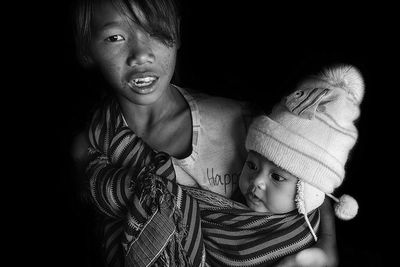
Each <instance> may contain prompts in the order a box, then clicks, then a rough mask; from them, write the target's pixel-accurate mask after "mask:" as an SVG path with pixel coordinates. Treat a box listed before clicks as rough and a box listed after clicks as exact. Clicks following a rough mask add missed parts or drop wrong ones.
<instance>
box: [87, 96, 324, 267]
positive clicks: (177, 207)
mask: <svg viewBox="0 0 400 267" xmlns="http://www.w3.org/2000/svg"><path fill="white" fill-rule="evenodd" d="M89 139H90V148H89V155H90V162H89V165H88V167H87V175H88V177H89V181H90V190H91V196H92V199H93V202H94V205H95V206H96V207H97V208H98V210H99V211H100V213H101V214H102V216H103V222H102V223H103V227H102V228H103V232H104V240H105V242H104V244H103V245H104V249H105V255H106V262H107V265H108V266H113V267H114V266H203V265H204V260H205V253H206V255H207V256H206V261H207V266H270V265H271V264H273V263H276V261H277V260H279V259H280V258H281V257H283V256H285V255H288V254H291V253H294V252H297V251H299V250H301V249H302V248H305V247H307V246H310V245H311V244H312V243H313V242H314V241H313V237H312V236H311V233H310V231H309V229H308V227H307V225H306V223H305V220H304V217H303V216H302V215H299V214H297V212H292V213H288V214H284V215H270V214H269V215H267V214H265V213H257V212H253V211H251V210H249V208H247V207H246V206H244V205H242V204H240V203H238V202H235V201H233V200H230V199H227V198H225V197H223V196H221V195H218V194H216V193H212V192H210V191H206V190H203V189H199V188H192V187H185V186H179V185H178V184H177V183H176V179H175V172H174V169H173V165H172V161H171V158H170V157H169V156H168V155H167V154H165V153H162V152H159V153H157V152H155V151H154V150H152V149H151V148H150V147H149V146H148V145H147V144H146V143H144V142H143V141H142V140H141V139H140V138H139V137H137V136H136V135H135V134H134V133H133V132H132V131H131V130H130V129H129V128H128V127H127V126H125V124H124V121H123V117H122V114H121V112H120V109H119V105H118V103H117V102H116V101H115V100H111V101H109V102H106V103H105V104H104V106H103V107H102V108H100V109H99V110H98V111H97V112H96V113H95V115H94V116H93V120H92V123H91V125H90V129H89ZM319 216H320V215H319V211H318V210H316V211H314V212H312V213H310V214H309V220H310V222H311V224H312V226H313V228H314V229H315V231H317V229H318V227H319V219H320V218H319ZM204 249H206V252H205V251H204Z"/></svg>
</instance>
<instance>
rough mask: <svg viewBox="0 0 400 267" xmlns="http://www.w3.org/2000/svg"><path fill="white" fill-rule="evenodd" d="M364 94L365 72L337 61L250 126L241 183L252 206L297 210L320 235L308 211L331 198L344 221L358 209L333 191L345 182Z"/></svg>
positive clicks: (260, 209) (275, 210)
mask: <svg viewBox="0 0 400 267" xmlns="http://www.w3.org/2000/svg"><path fill="white" fill-rule="evenodd" d="M363 95H364V83H363V79H362V76H361V74H360V73H359V71H358V70H357V69H356V68H354V67H353V66H348V65H338V66H333V67H331V68H329V69H326V70H325V71H323V72H322V73H321V74H320V75H318V76H313V77H310V78H308V79H307V80H305V81H303V82H302V83H301V84H300V86H298V87H297V90H296V91H295V92H293V93H292V94H290V95H289V96H288V97H286V98H284V99H283V100H282V101H281V102H280V103H279V104H278V105H276V106H275V107H274V108H273V110H272V112H271V114H270V115H269V116H260V117H258V118H256V119H255V121H253V123H252V124H251V126H250V129H249V132H248V135H247V139H246V148H247V150H248V151H249V153H248V157H247V160H246V163H245V165H244V167H243V170H242V173H241V176H240V179H239V187H240V190H241V193H242V194H243V196H244V198H245V200H246V202H247V205H248V206H249V207H250V208H251V209H252V210H254V211H258V212H270V213H275V214H283V213H288V212H290V211H293V210H295V209H297V210H298V212H299V213H300V214H303V215H304V218H305V220H306V222H307V224H308V227H309V228H310V231H311V233H312V235H313V236H314V239H315V240H317V235H316V234H315V232H314V229H313V228H312V227H311V225H310V223H309V220H308V217H307V214H308V213H309V212H310V211H312V210H314V209H317V208H318V207H319V206H321V204H322V203H323V201H324V199H325V195H327V196H329V197H331V198H333V199H334V200H335V201H336V202H337V203H336V204H335V214H336V215H337V216H338V217H339V218H341V219H344V220H348V219H351V218H353V217H354V216H355V215H356V214H357V211H358V205H357V202H356V201H355V200H354V198H352V197H350V196H348V195H344V196H342V197H341V198H340V200H339V199H337V198H335V197H334V196H332V195H331V193H332V192H333V191H334V190H335V189H336V188H337V187H339V186H340V185H341V183H342V182H343V179H344V176H345V163H346V161H347V158H348V155H349V152H350V150H351V149H352V147H353V146H354V145H355V143H356V140H357V137H358V131H357V129H356V127H355V125H354V123H355V120H356V119H357V118H358V117H359V115H360V109H359V105H360V103H361V100H362V98H363Z"/></svg>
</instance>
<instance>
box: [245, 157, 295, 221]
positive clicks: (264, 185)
mask: <svg viewBox="0 0 400 267" xmlns="http://www.w3.org/2000/svg"><path fill="white" fill-rule="evenodd" d="M297 180H298V179H297V178H296V177H295V176H293V175H292V174H290V173H288V172H287V171H284V170H282V169H281V168H279V167H278V166H276V165H275V164H274V163H273V162H271V161H269V160H268V159H266V158H265V157H263V156H261V155H260V154H258V153H256V152H254V151H250V152H249V154H248V156H247V160H246V163H245V164H244V167H243V170H242V173H241V175H240V178H239V187H240V191H241V192H242V194H243V196H244V197H245V199H246V202H247V205H248V206H249V207H250V208H251V209H252V210H254V211H258V212H272V213H277V214H281V213H287V212H290V211H292V210H294V209H295V208H296V205H295V201H294V199H295V196H296V185H297Z"/></svg>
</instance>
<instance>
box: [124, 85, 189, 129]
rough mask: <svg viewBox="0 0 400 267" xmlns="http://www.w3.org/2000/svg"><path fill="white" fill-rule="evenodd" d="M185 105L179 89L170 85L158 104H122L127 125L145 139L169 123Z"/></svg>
mask: <svg viewBox="0 0 400 267" xmlns="http://www.w3.org/2000/svg"><path fill="white" fill-rule="evenodd" d="M183 105H186V103H182V97H181V96H180V93H179V92H178V91H177V89H176V88H175V87H173V86H171V85H170V87H169V88H168V89H167V90H165V92H164V95H163V96H162V97H161V98H160V99H159V101H158V102H156V103H154V104H152V105H135V104H122V105H121V106H122V112H123V114H124V117H125V120H126V123H127V124H128V126H129V128H131V129H132V131H134V132H135V133H136V134H137V135H138V136H140V137H144V136H147V135H149V134H151V132H152V131H153V130H154V129H156V128H159V127H156V126H157V125H160V124H163V123H168V121H170V120H171V119H172V118H173V117H174V116H175V114H176V113H177V112H179V111H180V110H181V109H182V107H183Z"/></svg>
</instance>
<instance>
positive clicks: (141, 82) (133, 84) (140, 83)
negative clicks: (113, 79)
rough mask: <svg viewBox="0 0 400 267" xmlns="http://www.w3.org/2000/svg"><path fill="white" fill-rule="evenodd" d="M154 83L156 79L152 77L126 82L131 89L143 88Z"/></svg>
mask: <svg viewBox="0 0 400 267" xmlns="http://www.w3.org/2000/svg"><path fill="white" fill-rule="evenodd" d="M155 81H157V77H154V76H146V77H141V78H135V79H132V80H130V81H129V82H128V85H129V86H130V87H131V88H134V87H136V88H144V87H148V86H151V85H152V84H153V83H154V82H155Z"/></svg>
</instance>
